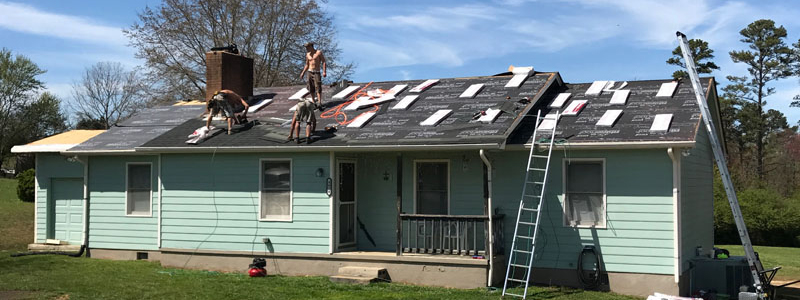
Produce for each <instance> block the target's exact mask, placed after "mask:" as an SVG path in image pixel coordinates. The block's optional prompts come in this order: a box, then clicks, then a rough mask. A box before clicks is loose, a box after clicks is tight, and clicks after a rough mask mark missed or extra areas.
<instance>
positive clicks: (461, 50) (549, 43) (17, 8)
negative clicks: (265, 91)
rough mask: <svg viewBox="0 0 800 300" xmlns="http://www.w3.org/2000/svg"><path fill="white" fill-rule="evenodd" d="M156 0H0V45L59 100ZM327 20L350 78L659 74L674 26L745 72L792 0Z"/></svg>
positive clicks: (797, 8)
mask: <svg viewBox="0 0 800 300" xmlns="http://www.w3.org/2000/svg"><path fill="white" fill-rule="evenodd" d="M159 3H160V1H156V0H147V1H107V0H106V1H79V2H78V1H43V0H42V1H39V0H34V1H25V2H21V1H19V2H8V1H3V0H0V11H2V12H3V18H0V47H5V48H9V49H11V50H12V51H13V52H14V53H17V54H23V55H26V56H28V57H30V58H31V59H33V60H34V61H35V62H36V63H37V64H39V66H40V67H42V68H44V69H46V70H47V73H46V74H45V75H43V76H42V77H41V78H42V79H43V80H44V81H45V82H46V84H47V87H48V89H49V90H51V91H52V92H54V93H56V94H57V95H59V96H60V97H61V98H62V99H64V100H66V101H69V99H70V90H71V87H70V86H71V84H72V83H73V82H74V81H75V80H77V79H79V78H80V75H81V73H82V72H83V70H84V69H85V68H86V67H88V66H90V65H92V64H94V63H96V62H99V61H118V62H121V63H123V64H124V65H125V66H127V67H129V68H132V67H135V66H137V65H139V64H141V61H139V60H137V59H136V58H135V57H134V50H133V49H131V48H129V47H127V40H126V38H125V36H124V35H123V34H122V32H121V29H122V28H125V27H128V26H130V25H131V24H132V23H133V22H134V21H136V19H137V16H136V14H137V12H139V11H141V10H142V9H143V8H144V7H145V6H148V5H149V6H157V5H158V4H159ZM324 6H325V9H326V10H327V11H328V12H329V13H331V14H332V15H333V16H334V18H335V23H336V25H337V28H338V31H339V32H338V39H339V46H340V48H341V49H342V50H343V58H344V60H346V61H352V62H355V63H356V64H357V65H358V68H357V70H356V74H355V76H354V78H353V79H354V80H355V81H379V80H397V79H421V78H440V77H459V76H477V75H491V74H496V73H500V72H503V71H505V70H506V69H507V68H508V66H509V65H516V66H533V67H534V68H535V69H536V70H540V71H559V72H560V73H561V75H562V77H563V78H564V80H565V81H567V82H589V81H593V80H617V81H621V80H635V79H659V78H667V77H669V76H670V74H672V71H674V70H675V68H674V67H672V66H668V65H666V63H664V61H665V60H666V59H667V58H668V57H669V55H670V51H671V50H672V49H673V48H674V47H676V46H677V42H676V40H675V31H676V30H681V31H683V32H684V33H686V34H687V35H688V36H689V37H690V38H701V39H704V40H706V41H708V42H709V44H710V46H711V48H712V49H714V50H715V54H716V56H717V57H716V59H715V62H716V63H717V64H718V65H719V66H720V67H721V68H722V69H721V70H720V71H717V72H715V73H714V74H712V75H714V76H716V77H717V79H718V80H719V81H722V82H723V83H724V82H725V80H724V77H725V76H726V75H744V74H746V68H745V67H744V66H743V65H741V64H734V63H733V62H732V61H731V60H730V58H729V56H728V54H727V53H728V51H730V50H736V49H743V48H744V45H743V44H742V43H741V42H739V34H738V32H739V30H741V29H742V28H744V27H745V26H746V25H747V24H749V23H750V22H752V21H754V20H756V19H760V18H769V19H773V20H775V21H776V23H777V24H779V25H783V26H785V27H786V29H787V30H788V33H789V37H788V40H787V42H788V43H793V42H796V41H797V40H798V39H800V18H797V16H798V15H800V3H798V2H796V1H791V0H775V1H714V0H673V1H661V0H637V1H624V0H528V1H526V0H497V1H391V2H385V3H383V2H377V1H366V0H363V1H338V0H329V1H328V3H327V4H324ZM772 86H774V87H775V88H776V89H777V93H776V94H775V95H773V96H770V97H769V98H768V101H769V107H770V108H776V109H779V110H781V111H782V112H783V113H784V114H786V115H787V117H788V118H789V122H790V123H792V124H795V123H797V122H798V119H800V108H790V107H789V102H790V101H791V99H792V97H793V96H794V95H796V94H800V83H798V78H790V79H785V80H782V81H779V82H777V83H774V84H773V85H772Z"/></svg>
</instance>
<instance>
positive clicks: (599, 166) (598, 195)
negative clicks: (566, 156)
mask: <svg viewBox="0 0 800 300" xmlns="http://www.w3.org/2000/svg"><path fill="white" fill-rule="evenodd" d="M564 172H565V176H564V181H565V182H564V185H565V186H564V191H565V194H564V208H565V209H566V213H565V223H566V224H567V225H570V226H577V227H592V226H596V227H605V224H606V203H605V202H606V194H605V165H604V161H603V160H597V159H594V160H588V159H587V160H567V161H565V162H564Z"/></svg>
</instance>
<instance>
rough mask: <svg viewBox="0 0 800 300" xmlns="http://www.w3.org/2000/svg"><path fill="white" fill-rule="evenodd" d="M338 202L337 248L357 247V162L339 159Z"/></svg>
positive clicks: (337, 174) (337, 170) (337, 172)
mask: <svg viewBox="0 0 800 300" xmlns="http://www.w3.org/2000/svg"><path fill="white" fill-rule="evenodd" d="M336 165H337V167H336V176H337V180H336V181H337V187H336V203H337V205H336V206H337V211H338V213H337V216H338V220H336V222H337V224H336V225H337V226H336V227H337V237H336V244H337V248H336V249H337V250H344V249H348V248H350V249H354V248H355V247H356V235H357V233H358V231H357V230H356V211H357V210H356V198H357V197H356V162H355V161H354V160H344V159H340V160H338V161H337V164H336Z"/></svg>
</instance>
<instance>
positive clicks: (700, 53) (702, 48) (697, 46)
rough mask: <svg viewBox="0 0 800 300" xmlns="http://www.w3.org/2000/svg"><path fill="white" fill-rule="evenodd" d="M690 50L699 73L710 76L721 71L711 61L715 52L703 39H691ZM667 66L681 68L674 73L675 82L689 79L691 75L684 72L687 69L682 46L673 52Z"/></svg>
mask: <svg viewBox="0 0 800 300" xmlns="http://www.w3.org/2000/svg"><path fill="white" fill-rule="evenodd" d="M689 49H690V50H691V51H692V57H693V58H694V64H695V66H697V73H700V74H709V73H711V72H713V71H714V70H719V67H718V66H717V65H716V64H715V63H714V62H712V61H711V59H712V58H714V50H711V48H708V42H706V41H704V40H701V39H691V40H689ZM667 64H670V65H676V66H678V67H681V70H677V71H675V72H674V73H672V78H674V79H675V80H678V79H681V78H688V77H689V73H687V72H686V71H684V70H683V69H686V64H685V63H683V52H682V51H681V47H680V46H678V47H677V48H675V50H672V57H670V58H669V59H667Z"/></svg>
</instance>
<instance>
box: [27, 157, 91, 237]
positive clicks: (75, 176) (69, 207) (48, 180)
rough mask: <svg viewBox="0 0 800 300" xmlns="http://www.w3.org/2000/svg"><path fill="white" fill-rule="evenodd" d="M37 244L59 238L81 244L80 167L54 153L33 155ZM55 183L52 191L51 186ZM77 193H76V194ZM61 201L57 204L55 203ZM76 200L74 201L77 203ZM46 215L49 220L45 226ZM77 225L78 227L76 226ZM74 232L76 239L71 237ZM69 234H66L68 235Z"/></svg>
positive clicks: (80, 165)
mask: <svg viewBox="0 0 800 300" xmlns="http://www.w3.org/2000/svg"><path fill="white" fill-rule="evenodd" d="M36 182H37V183H38V189H37V191H36V199H35V202H36V203H35V205H36V233H35V235H36V241H35V242H36V243H44V241H45V239H47V238H48V236H47V233H48V231H49V232H50V234H51V236H50V237H51V238H60V239H63V240H67V241H69V242H70V243H71V244H80V242H81V240H82V237H81V236H80V233H81V229H82V226H83V225H82V224H83V220H82V218H83V210H82V207H83V204H82V200H83V164H81V163H79V162H70V161H68V160H67V157H66V156H62V155H59V154H57V153H38V154H36ZM54 182H55V183H56V184H55V185H56V187H54V184H53V183H54ZM76 189H77V190H78V192H76ZM76 196H77V199H75V197H76ZM59 199H60V200H61V201H56V200H59ZM76 200H77V201H76ZM48 212H50V214H49V216H50V218H51V219H50V220H49V222H48ZM75 223H77V224H75ZM76 230H77V233H78V234H77V237H76V235H75V234H74V232H76ZM68 232H69V234H68Z"/></svg>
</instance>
